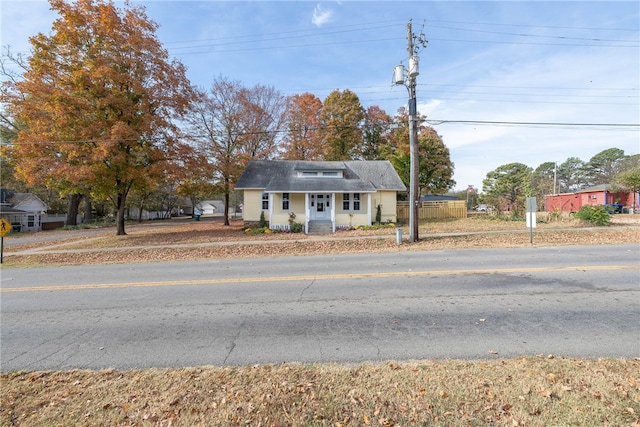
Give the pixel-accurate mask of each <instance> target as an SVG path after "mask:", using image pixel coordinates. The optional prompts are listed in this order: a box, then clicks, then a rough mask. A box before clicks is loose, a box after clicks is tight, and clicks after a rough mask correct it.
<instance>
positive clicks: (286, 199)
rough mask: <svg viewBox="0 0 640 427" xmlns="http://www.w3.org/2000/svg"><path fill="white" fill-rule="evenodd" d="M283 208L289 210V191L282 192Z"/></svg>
mask: <svg viewBox="0 0 640 427" xmlns="http://www.w3.org/2000/svg"><path fill="white" fill-rule="evenodd" d="M282 210H283V211H288V210H289V193H282Z"/></svg>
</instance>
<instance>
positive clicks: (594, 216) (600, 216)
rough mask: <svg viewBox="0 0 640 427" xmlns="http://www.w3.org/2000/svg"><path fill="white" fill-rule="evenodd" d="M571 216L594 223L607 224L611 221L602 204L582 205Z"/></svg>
mask: <svg viewBox="0 0 640 427" xmlns="http://www.w3.org/2000/svg"><path fill="white" fill-rule="evenodd" d="M573 216H575V217H576V218H578V219H580V220H582V221H586V222H588V223H591V224H594V225H609V224H610V223H611V216H610V215H609V211H608V210H607V208H606V207H605V206H603V205H597V206H591V205H584V206H582V207H581V208H580V210H579V211H578V212H576V213H574V214H573Z"/></svg>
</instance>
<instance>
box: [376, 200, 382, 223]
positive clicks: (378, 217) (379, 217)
mask: <svg viewBox="0 0 640 427" xmlns="http://www.w3.org/2000/svg"><path fill="white" fill-rule="evenodd" d="M381 222H382V205H378V210H376V223H378V224H380V223H381Z"/></svg>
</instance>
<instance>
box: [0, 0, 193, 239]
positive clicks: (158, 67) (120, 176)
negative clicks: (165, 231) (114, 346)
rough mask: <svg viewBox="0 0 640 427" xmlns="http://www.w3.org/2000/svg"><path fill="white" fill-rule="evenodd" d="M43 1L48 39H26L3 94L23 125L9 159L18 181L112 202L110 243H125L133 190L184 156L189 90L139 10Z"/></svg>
mask: <svg viewBox="0 0 640 427" xmlns="http://www.w3.org/2000/svg"><path fill="white" fill-rule="evenodd" d="M49 1H50V4H51V9H52V10H54V11H55V12H57V13H58V14H59V18H58V19H57V20H56V21H55V22H54V23H53V26H52V31H51V35H44V34H38V35H36V36H34V37H32V38H31V39H30V43H31V45H32V54H31V55H30V56H29V57H28V58H27V61H26V69H25V73H24V75H23V76H22V77H23V78H22V80H18V81H15V82H9V83H6V84H7V85H8V86H6V87H5V88H4V90H3V96H6V99H3V101H6V102H7V104H8V106H9V107H8V108H9V110H10V112H11V114H12V116H13V117H15V119H16V120H17V121H18V122H19V123H20V124H21V128H20V130H19V132H18V135H17V137H16V139H15V140H14V144H13V149H12V150H13V152H12V153H11V154H12V159H13V160H14V162H15V170H16V174H17V175H18V176H19V177H20V178H21V179H23V180H24V181H26V182H31V183H45V184H46V185H47V186H49V187H54V188H56V189H58V190H60V191H61V192H63V193H65V194H69V195H73V194H91V195H92V196H94V197H97V198H103V199H109V200H111V201H112V202H113V204H114V206H115V208H116V211H117V234H118V235H122V234H126V233H125V227H124V224H125V222H124V220H125V207H126V199H127V196H128V194H129V193H130V191H131V190H132V188H136V187H138V188H142V187H144V186H145V185H146V184H147V183H152V182H153V181H154V176H159V175H166V173H167V170H169V169H170V163H171V161H172V160H175V159H176V158H177V156H179V155H180V154H179V153H180V152H181V150H182V149H183V148H184V147H182V146H181V144H180V143H179V142H178V139H177V138H176V136H175V135H176V132H177V127H176V125H175V121H176V119H178V118H179V117H181V115H182V114H184V113H185V112H186V110H187V107H188V106H189V102H190V96H191V93H192V90H191V86H190V83H189V81H188V79H187V78H186V73H185V68H184V67H183V66H182V65H181V64H180V63H179V62H177V61H175V60H170V59H169V55H168V53H167V51H166V49H164V48H163V47H162V45H161V43H160V42H159V40H158V38H157V37H156V35H155V31H156V29H157V27H158V26H157V24H156V23H155V22H153V21H151V20H150V19H149V18H148V17H147V16H146V13H145V9H144V7H142V6H131V5H130V4H129V3H128V2H127V3H125V5H124V7H123V8H121V9H120V8H116V7H115V5H114V4H113V3H112V2H111V1H101V0H77V1H76V2H74V3H68V2H66V1H63V0H49Z"/></svg>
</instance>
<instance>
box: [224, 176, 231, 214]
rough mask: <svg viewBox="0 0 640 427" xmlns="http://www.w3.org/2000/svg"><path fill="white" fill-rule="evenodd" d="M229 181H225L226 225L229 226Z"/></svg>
mask: <svg viewBox="0 0 640 427" xmlns="http://www.w3.org/2000/svg"><path fill="white" fill-rule="evenodd" d="M229 193H230V191H229V180H228V179H225V181H224V225H230V224H229V198H230V197H229Z"/></svg>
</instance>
